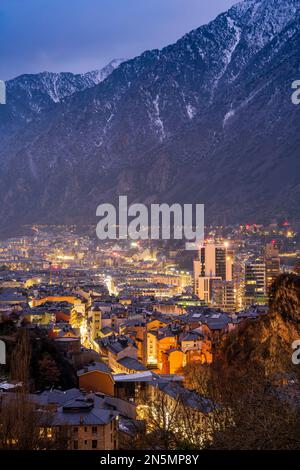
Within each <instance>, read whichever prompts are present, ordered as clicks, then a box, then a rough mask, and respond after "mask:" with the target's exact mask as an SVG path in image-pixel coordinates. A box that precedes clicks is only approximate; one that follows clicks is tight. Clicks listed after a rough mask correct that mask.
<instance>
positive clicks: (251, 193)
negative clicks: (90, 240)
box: [0, 0, 300, 230]
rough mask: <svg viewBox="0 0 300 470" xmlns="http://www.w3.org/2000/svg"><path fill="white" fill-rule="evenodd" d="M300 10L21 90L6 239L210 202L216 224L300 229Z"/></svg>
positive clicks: (23, 79) (10, 118) (211, 27)
mask: <svg viewBox="0 0 300 470" xmlns="http://www.w3.org/2000/svg"><path fill="white" fill-rule="evenodd" d="M299 12H300V0H244V1H242V2H240V3H238V4H237V5H235V6H233V7H232V8H231V9H229V10H228V11H227V12H225V13H223V14H221V15H219V16H218V17H217V18H216V19H215V20H213V21H212V22H210V23H209V24H207V25H204V26H201V27H200V28H198V29H195V30H193V31H191V32H189V33H188V34H186V35H185V36H184V37H182V38H181V39H179V40H178V41H177V42H176V43H175V44H172V45H170V46H167V47H165V48H163V49H161V50H152V51H146V52H144V53H143V54H142V55H140V56H139V57H136V58H134V59H131V60H123V61H122V60H118V61H113V62H112V63H111V64H109V65H108V66H107V68H106V69H104V70H103V71H100V72H98V71H96V72H90V73H87V74H82V75H74V74H70V73H61V74H53V73H47V72H45V73H41V74H37V75H22V76H20V77H17V78H15V79H13V80H11V81H9V82H7V104H6V105H4V106H0V137H1V148H0V198H1V201H2V204H1V208H0V217H1V228H2V229H5V230H7V229H9V228H12V227H16V226H20V225H22V224H31V223H96V216H95V213H96V207H97V205H98V204H99V203H102V202H114V201H116V200H117V198H118V196H119V195H127V196H128V198H129V200H130V201H135V202H146V203H151V202H160V203H162V202H169V203H172V202H180V203H191V202H192V203H204V204H205V206H206V209H205V211H206V221H207V222H209V223H210V222H213V223H244V222H248V223H250V222H256V223H259V222H267V221H271V220H273V219H279V218H282V217H290V218H292V219H297V218H298V219H299V204H300V159H299V158H298V153H299V150H298V149H299V148H300V132H299V131H300V127H299V124H300V121H299V119H298V114H299V109H300V107H297V106H295V105H294V104H293V103H292V100H291V95H292V82H293V81H294V80H297V79H300V21H299V20H300V16H299Z"/></svg>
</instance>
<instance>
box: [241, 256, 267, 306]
mask: <svg viewBox="0 0 300 470" xmlns="http://www.w3.org/2000/svg"><path fill="white" fill-rule="evenodd" d="M266 297H267V282H266V265H265V263H264V262H263V261H261V260H255V261H253V262H247V263H246V265H245V304H246V305H253V304H265V303H266V300H267V299H266Z"/></svg>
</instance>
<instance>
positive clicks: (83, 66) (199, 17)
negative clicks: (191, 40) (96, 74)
mask: <svg viewBox="0 0 300 470" xmlns="http://www.w3.org/2000/svg"><path fill="white" fill-rule="evenodd" d="M234 3H237V0H0V60H1V62H0V79H3V80H7V79H10V78H13V77H15V76H17V75H20V74H22V73H37V72H41V71H44V70H48V71H53V72H61V71H70V72H86V71H88V70H93V69H96V68H101V67H103V66H104V65H106V64H107V63H108V62H109V61H110V60H111V59H114V58H121V57H122V58H123V57H124V58H131V57H134V56H136V55H139V54H140V53H141V52H143V51H144V50H147V49H154V48H161V47H164V46H166V45H168V44H171V43H173V42H175V41H176V40H177V39H179V38H180V37H181V36H182V35H183V34H185V33H187V32H188V31H190V30H192V29H194V28H197V27H198V26H200V25H201V24H204V23H207V22H208V21H210V20H211V19H213V18H214V17H215V16H217V15H218V14H219V13H221V12H222V11H225V10H226V9H228V8H229V7H230V6H231V5H233V4H234Z"/></svg>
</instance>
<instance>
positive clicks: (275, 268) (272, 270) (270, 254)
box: [264, 243, 280, 291]
mask: <svg viewBox="0 0 300 470" xmlns="http://www.w3.org/2000/svg"><path fill="white" fill-rule="evenodd" d="M264 260H265V265H266V283H267V291H269V289H270V287H271V286H272V284H273V282H274V281H275V279H276V278H277V276H279V274H280V258H279V250H278V249H277V248H276V246H275V245H274V243H268V244H267V245H266V248H265V252H264Z"/></svg>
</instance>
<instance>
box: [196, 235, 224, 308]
mask: <svg viewBox="0 0 300 470" xmlns="http://www.w3.org/2000/svg"><path fill="white" fill-rule="evenodd" d="M232 267H233V257H232V255H231V254H230V253H229V251H228V248H227V247H226V246H224V245H214V244H207V245H204V246H202V247H201V248H200V251H199V259H196V260H194V292H195V294H196V295H197V297H199V299H200V300H204V301H205V303H207V304H210V303H212V297H213V281H222V282H232Z"/></svg>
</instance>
